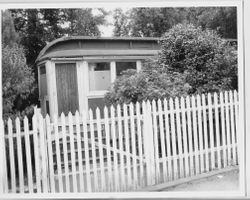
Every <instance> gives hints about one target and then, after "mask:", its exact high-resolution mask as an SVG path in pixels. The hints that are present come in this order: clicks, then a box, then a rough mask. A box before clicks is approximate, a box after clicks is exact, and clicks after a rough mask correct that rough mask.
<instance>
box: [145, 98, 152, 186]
mask: <svg viewBox="0 0 250 200" xmlns="http://www.w3.org/2000/svg"><path fill="white" fill-rule="evenodd" d="M143 139H144V154H145V159H146V173H147V184H148V185H153V184H155V159H154V137H153V126H152V116H151V105H150V102H149V101H148V102H147V104H146V103H145V102H143Z"/></svg>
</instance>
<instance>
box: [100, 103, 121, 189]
mask: <svg viewBox="0 0 250 200" xmlns="http://www.w3.org/2000/svg"><path fill="white" fill-rule="evenodd" d="M117 110H118V116H119V115H120V114H121V109H120V107H118V109H117ZM108 117H109V116H108V108H107V107H106V106H105V107H104V120H105V122H104V123H105V139H106V146H107V149H106V150H107V166H108V191H112V190H113V184H112V183H113V181H112V165H111V150H110V128H109V121H108ZM118 118H119V117H118ZM119 121H120V122H121V120H119ZM119 121H118V125H119V129H120V128H121V125H120V124H119ZM119 133H120V130H119ZM121 173H122V174H123V176H122V177H124V169H123V170H122V172H121ZM122 185H125V184H124V183H123V184H122Z"/></svg>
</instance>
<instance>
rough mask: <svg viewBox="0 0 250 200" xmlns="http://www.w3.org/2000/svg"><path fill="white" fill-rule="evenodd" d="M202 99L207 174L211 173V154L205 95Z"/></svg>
mask: <svg viewBox="0 0 250 200" xmlns="http://www.w3.org/2000/svg"><path fill="white" fill-rule="evenodd" d="M201 99H202V113H203V131H204V148H205V157H206V158H205V165H206V172H208V171H209V165H210V164H209V163H210V162H209V153H208V133H207V109H206V99H205V95H204V94H202V95H201Z"/></svg>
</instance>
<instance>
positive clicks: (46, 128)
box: [4, 91, 238, 193]
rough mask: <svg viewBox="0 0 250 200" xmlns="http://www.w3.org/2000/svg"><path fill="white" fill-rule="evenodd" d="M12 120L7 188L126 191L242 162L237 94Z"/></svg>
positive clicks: (20, 190)
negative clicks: (238, 153) (239, 146)
mask: <svg viewBox="0 0 250 200" xmlns="http://www.w3.org/2000/svg"><path fill="white" fill-rule="evenodd" d="M103 113H104V118H101V111H100V110H99V109H96V113H95V114H96V115H95V116H96V117H95V118H93V112H92V110H90V111H89V113H88V115H87V114H86V113H85V114H82V115H80V114H79V113H78V112H76V113H75V115H74V116H73V115H72V114H71V113H69V114H68V116H65V115H64V114H62V115H61V116H60V118H58V117H57V116H53V118H50V117H49V116H46V118H43V117H42V116H41V115H34V116H33V118H32V123H31V125H32V127H29V126H30V124H29V122H28V119H27V117H25V118H24V120H20V119H19V118H16V120H15V121H14V122H13V121H12V120H10V119H9V120H8V122H7V124H6V129H5V130H6V132H5V136H4V137H5V148H4V150H5V151H6V160H5V162H4V164H5V170H6V173H5V174H6V177H5V181H6V184H5V186H6V187H5V192H12V193H41V192H43V193H48V192H51V193H55V192H112V191H113V192H119V191H138V190H140V189H142V188H144V187H146V186H150V185H155V184H159V183H163V182H170V181H173V180H177V179H181V178H185V177H192V176H195V175H198V174H201V173H206V172H209V171H212V170H216V169H221V168H226V167H228V166H232V165H237V164H238V156H237V130H238V128H237V127H238V94H237V92H236V91H229V92H228V91H225V92H221V93H219V95H218V94H217V93H214V94H213V95H211V94H207V95H204V94H202V95H201V96H200V95H197V96H192V97H189V96H187V97H185V98H184V97H181V98H175V99H172V98H170V99H169V100H166V99H164V100H160V99H159V100H157V101H155V100H153V101H147V102H142V103H138V102H137V103H136V104H135V105H134V104H132V103H131V104H129V105H125V104H124V105H122V106H120V105H117V106H116V107H114V106H111V107H110V108H107V107H105V108H104V110H103Z"/></svg>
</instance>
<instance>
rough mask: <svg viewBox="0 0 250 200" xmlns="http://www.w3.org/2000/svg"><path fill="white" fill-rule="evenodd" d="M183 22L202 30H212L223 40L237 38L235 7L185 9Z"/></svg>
mask: <svg viewBox="0 0 250 200" xmlns="http://www.w3.org/2000/svg"><path fill="white" fill-rule="evenodd" d="M185 21H186V22H187V23H192V24H194V25H196V26H201V27H202V29H206V28H208V29H213V30H216V31H217V33H218V34H219V35H220V36H221V37H223V38H237V9H236V7H216V8H214V7H198V8H197V7H191V8H186V9H185Z"/></svg>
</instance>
